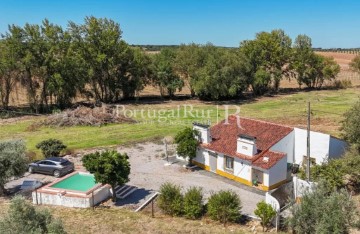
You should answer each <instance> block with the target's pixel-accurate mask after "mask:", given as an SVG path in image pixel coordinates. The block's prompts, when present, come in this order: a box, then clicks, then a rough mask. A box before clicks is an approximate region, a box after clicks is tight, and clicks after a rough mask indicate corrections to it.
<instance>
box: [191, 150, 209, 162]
mask: <svg viewBox="0 0 360 234" xmlns="http://www.w3.org/2000/svg"><path fill="white" fill-rule="evenodd" d="M194 160H195V161H197V162H199V163H201V164H204V165H206V166H209V153H208V152H207V151H206V150H205V149H203V148H200V147H199V148H198V150H197V151H196V157H195V159H194Z"/></svg>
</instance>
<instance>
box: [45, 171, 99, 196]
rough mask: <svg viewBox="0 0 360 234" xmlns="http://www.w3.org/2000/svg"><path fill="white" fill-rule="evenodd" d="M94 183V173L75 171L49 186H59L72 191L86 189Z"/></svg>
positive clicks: (83, 190)
mask: <svg viewBox="0 0 360 234" xmlns="http://www.w3.org/2000/svg"><path fill="white" fill-rule="evenodd" d="M95 185H96V182H95V178H94V175H91V174H85V173H76V174H74V175H72V176H70V177H68V178H65V179H64V180H61V181H59V182H57V183H55V184H53V185H52V186H51V188H60V189H67V190H74V191H82V192H85V191H88V190H90V189H91V188H93V187H94V186H95Z"/></svg>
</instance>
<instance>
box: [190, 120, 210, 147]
mask: <svg viewBox="0 0 360 234" xmlns="http://www.w3.org/2000/svg"><path fill="white" fill-rule="evenodd" d="M193 129H194V130H197V131H199V133H200V139H199V141H200V142H201V143H205V144H209V143H210V142H211V135H210V125H206V124H201V123H193Z"/></svg>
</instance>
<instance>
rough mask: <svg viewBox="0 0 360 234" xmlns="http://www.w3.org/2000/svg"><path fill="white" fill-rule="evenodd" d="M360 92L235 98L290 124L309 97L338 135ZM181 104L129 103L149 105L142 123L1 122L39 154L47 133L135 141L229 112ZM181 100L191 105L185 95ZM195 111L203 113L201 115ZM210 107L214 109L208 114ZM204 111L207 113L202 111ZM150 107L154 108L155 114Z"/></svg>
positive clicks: (110, 142)
mask: <svg viewBox="0 0 360 234" xmlns="http://www.w3.org/2000/svg"><path fill="white" fill-rule="evenodd" d="M359 95H360V90H359V89H347V90H338V91H336V90H325V91H313V92H301V93H296V94H289V95H279V96H276V97H265V98H260V99H258V100H252V101H249V102H246V103H243V102H239V103H237V104H236V103H235V104H236V105H237V107H240V115H241V116H245V117H252V118H258V119H263V120H269V121H274V122H278V123H282V124H286V125H291V126H302V125H304V124H305V123H306V103H307V101H310V102H311V105H312V129H314V130H319V131H323V132H327V133H330V134H333V135H336V136H339V135H340V132H339V126H340V121H341V120H342V115H343V113H344V112H346V110H348V109H349V107H350V106H351V105H352V104H354V103H355V102H356V101H357V100H358V98H359ZM242 103H243V104H242ZM177 104H178V103H177ZM177 104H176V105H177ZM235 104H233V103H232V104H231V105H233V106H230V111H229V113H230V114H231V113H234V112H235V110H236V107H235V106H234V105H235ZM176 105H170V104H155V105H151V106H149V105H148V106H146V105H128V106H126V108H129V109H132V110H134V109H137V110H140V109H145V111H144V113H145V114H144V116H145V119H142V118H141V117H140V116H139V113H140V112H139V111H138V112H137V113H138V115H137V116H136V119H137V120H139V123H137V124H111V125H107V126H102V127H67V128H49V127H42V128H40V129H37V130H35V131H31V130H28V127H29V126H30V125H31V124H32V123H33V122H35V121H39V120H40V119H41V117H34V119H31V120H23V121H19V122H16V123H11V124H3V125H0V139H15V138H16V139H19V138H21V139H24V140H25V141H26V144H27V147H28V150H29V151H33V152H35V153H36V154H37V156H38V157H39V156H40V154H39V151H38V150H37V149H36V148H35V145H36V144H37V143H38V142H40V141H42V140H45V139H48V138H57V139H60V140H62V141H63V142H64V143H65V144H66V145H67V146H68V147H69V149H71V150H77V149H86V148H92V147H101V146H114V145H121V144H131V143H135V142H141V141H146V140H154V139H159V138H161V137H164V136H168V135H171V136H174V135H175V134H176V132H177V131H179V130H180V129H182V128H183V127H184V126H190V125H191V123H192V122H194V121H203V122H207V120H208V119H209V120H211V123H213V124H214V123H216V121H217V120H222V119H223V117H224V115H225V110H224V108H225V105H224V104H221V105H219V106H217V105H216V104H215V103H212V104H208V103H200V102H196V103H195V104H194V111H192V114H194V115H195V116H191V114H190V113H189V111H185V110H184V107H183V106H182V107H181V108H180V111H179V116H180V118H179V117H178V114H177V106H176ZM179 105H186V101H184V102H183V103H180V104H179ZM162 109H166V111H164V112H163V113H161V118H159V114H158V115H157V117H155V118H154V117H151V116H153V114H152V113H153V112H154V111H155V112H156V113H158V111H159V110H162ZM148 111H149V112H148ZM195 111H197V113H198V114H197V116H196V113H195ZM206 111H210V112H211V113H210V115H209V117H208V116H207V114H206V113H207V112H206ZM202 112H204V113H205V115H201V113H202ZM148 113H150V114H149V115H150V117H149V116H148ZM173 113H175V114H173ZM185 114H186V115H185ZM163 117H166V120H165V121H164V122H161V123H159V122H158V121H157V120H159V119H161V120H163V119H165V118H163ZM142 121H147V122H142Z"/></svg>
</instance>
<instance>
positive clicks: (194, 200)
mask: <svg viewBox="0 0 360 234" xmlns="http://www.w3.org/2000/svg"><path fill="white" fill-rule="evenodd" d="M203 211H204V204H203V194H202V189H201V188H197V187H192V188H189V189H188V190H187V191H186V193H185V195H184V215H185V217H186V218H188V219H198V218H200V217H201V216H202V214H203Z"/></svg>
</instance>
